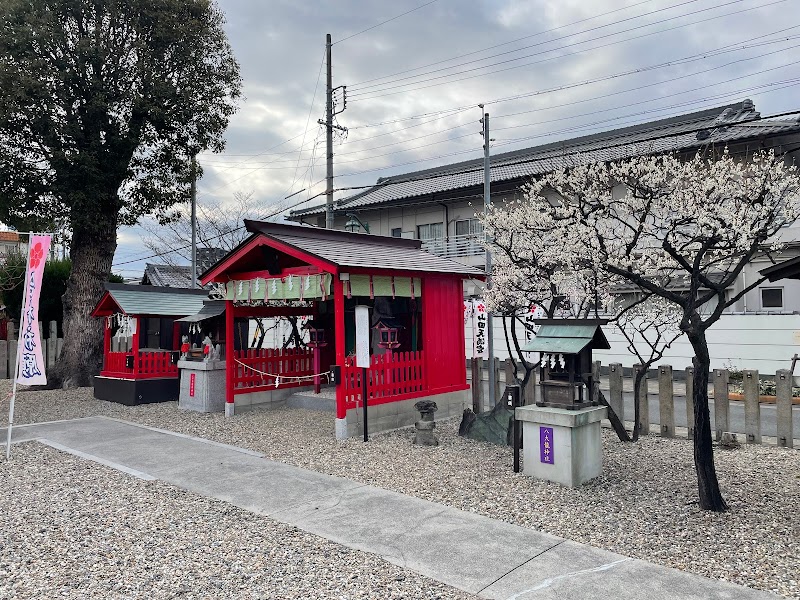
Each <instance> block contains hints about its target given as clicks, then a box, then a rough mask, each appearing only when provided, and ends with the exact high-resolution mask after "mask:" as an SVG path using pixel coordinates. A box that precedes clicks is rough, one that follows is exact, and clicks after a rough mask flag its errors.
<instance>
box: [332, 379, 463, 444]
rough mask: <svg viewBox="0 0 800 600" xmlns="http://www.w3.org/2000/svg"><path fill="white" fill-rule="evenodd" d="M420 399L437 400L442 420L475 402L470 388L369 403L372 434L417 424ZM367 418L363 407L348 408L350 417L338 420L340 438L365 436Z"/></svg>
mask: <svg viewBox="0 0 800 600" xmlns="http://www.w3.org/2000/svg"><path fill="white" fill-rule="evenodd" d="M420 400H433V401H434V402H436V405H437V406H438V407H439V409H438V411H437V412H436V417H437V418H438V419H446V418H448V417H454V416H461V414H462V413H463V412H464V409H465V408H466V407H467V406H471V405H472V399H471V398H470V395H469V390H459V391H457V392H446V393H444V394H433V395H430V396H421V397H417V398H411V399H410V400H398V401H396V402H385V403H383V404H374V405H368V407H367V410H368V416H367V425H368V429H369V433H379V432H381V431H389V430H392V429H399V428H401V427H409V426H410V425H413V424H414V423H415V422H416V421H417V420H418V419H419V411H418V410H417V409H415V408H414V405H415V404H416V403H417V402H419V401H420ZM363 419H364V415H363V411H362V408H361V407H358V408H351V409H350V410H348V411H347V417H346V418H344V419H337V420H336V439H340V440H341V439H345V438H348V437H357V436H358V437H360V436H363V435H364V425H363ZM340 421H341V422H342V423H340Z"/></svg>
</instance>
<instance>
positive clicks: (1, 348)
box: [0, 340, 8, 379]
mask: <svg viewBox="0 0 800 600" xmlns="http://www.w3.org/2000/svg"><path fill="white" fill-rule="evenodd" d="M0 379H8V342H7V341H6V340H0Z"/></svg>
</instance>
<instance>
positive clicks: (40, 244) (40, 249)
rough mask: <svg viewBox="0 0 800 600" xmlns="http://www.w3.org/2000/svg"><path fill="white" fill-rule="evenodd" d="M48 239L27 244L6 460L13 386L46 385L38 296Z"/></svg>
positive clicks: (11, 409) (8, 455) (38, 237)
mask: <svg viewBox="0 0 800 600" xmlns="http://www.w3.org/2000/svg"><path fill="white" fill-rule="evenodd" d="M50 239H51V238H50V236H49V235H31V236H30V238H29V241H28V261H27V263H26V267H25V279H24V280H23V288H22V314H21V315H20V320H19V341H18V342H17V364H16V366H15V368H14V385H13V388H12V392H11V402H10V404H9V407H8V436H7V439H6V459H9V458H11V429H12V427H13V425H14V400H16V397H17V384H18V383H19V384H22V385H46V384H47V374H46V373H45V362H44V358H43V356H42V340H41V335H40V333H39V295H40V294H41V291H42V276H43V275H44V265H45V261H46V260H47V254H48V252H50Z"/></svg>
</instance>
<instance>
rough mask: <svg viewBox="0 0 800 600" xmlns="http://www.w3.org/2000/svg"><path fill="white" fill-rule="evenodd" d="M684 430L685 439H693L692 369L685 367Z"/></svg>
mask: <svg viewBox="0 0 800 600" xmlns="http://www.w3.org/2000/svg"><path fill="white" fill-rule="evenodd" d="M685 385H686V429H687V430H688V433H687V437H688V438H689V439H690V440H691V439H693V438H694V367H686V379H685Z"/></svg>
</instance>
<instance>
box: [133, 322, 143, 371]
mask: <svg viewBox="0 0 800 600" xmlns="http://www.w3.org/2000/svg"><path fill="white" fill-rule="evenodd" d="M133 318H134V319H135V323H136V333H134V334H133V340H132V341H131V352H133V375H134V379H136V375H138V374H139V336H140V335H141V333H142V319H141V317H133Z"/></svg>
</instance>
